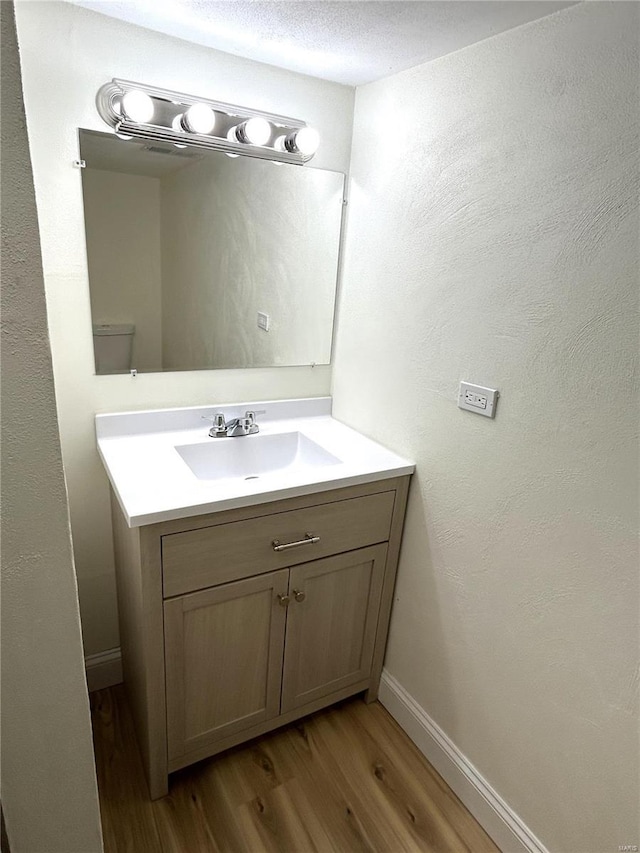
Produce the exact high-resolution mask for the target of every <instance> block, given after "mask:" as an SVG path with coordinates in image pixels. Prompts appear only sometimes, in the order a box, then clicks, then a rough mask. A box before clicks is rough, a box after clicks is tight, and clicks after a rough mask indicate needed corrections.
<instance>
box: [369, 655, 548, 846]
mask: <svg viewBox="0 0 640 853" xmlns="http://www.w3.org/2000/svg"><path fill="white" fill-rule="evenodd" d="M378 698H379V699H380V702H381V703H382V704H383V705H384V707H385V708H386V709H387V711H389V713H390V714H391V716H392V717H393V718H394V719H395V720H396V721H397V722H398V724H399V725H400V726H401V727H402V728H403V729H404V730H405V732H406V733H407V734H408V735H409V737H410V738H411V740H412V741H413V742H414V743H415V744H416V746H417V747H418V749H419V750H420V752H422V754H423V755H424V756H425V757H426V758H427V760H428V761H429V762H430V763H431V764H432V765H433V766H434V767H435V769H436V770H437V771H438V773H439V774H440V775H441V776H442V778H443V779H444V780H445V782H446V783H447V784H448V785H449V787H450V788H452V789H453V791H455V793H456V794H457V795H458V797H460V799H461V800H462V802H463V803H464V804H465V806H466V807H467V808H468V809H469V811H470V812H471V814H472V815H473V816H474V817H475V819H476V820H477V821H478V823H479V824H480V825H481V826H482V827H483V828H484V830H485V832H487V834H488V835H490V836H491V838H492V839H493V840H494V841H495V843H496V844H497V845H498V847H499V848H500V850H502V851H503V853H549V851H548V850H547V848H546V847H545V846H544V844H543V843H542V842H541V841H540V840H539V839H538V838H536V836H535V835H534V834H533V832H531V830H530V829H529V827H528V826H527V825H526V824H525V823H524V822H523V821H522V820H521V819H520V818H519V817H518V815H517V814H516V813H515V812H514V811H513V809H512V808H511V807H510V806H509V805H508V804H507V803H506V802H505V801H504V800H503V799H502V797H501V796H500V795H499V794H498V793H497V791H495V790H494V789H493V788H492V787H491V785H490V784H489V783H488V782H487V780H486V779H485V778H484V777H483V776H482V775H481V774H480V773H479V772H478V771H477V770H476V768H475V767H474V766H473V764H471V762H470V761H469V760H468V758H466V756H465V755H463V754H462V752H460V750H459V749H458V747H457V746H456V745H455V744H454V743H453V742H452V741H451V740H450V739H449V737H447V735H446V734H445V733H444V732H443V731H442V729H441V728H440V727H439V726H438V725H437V723H435V722H434V721H433V720H432V719H431V717H430V716H429V715H428V714H427V713H426V711H425V710H424V709H423V708H421V707H420V705H418V703H417V702H416V701H415V699H414V698H413V697H412V696H410V695H409V694H408V693H407V691H406V690H405V689H404V688H403V687H402V685H401V684H399V683H398V682H397V681H396V680H395V678H394V677H393V676H392V675H390V674H389V673H388V672H387V671H386V670H384V671H383V673H382V681H381V682H380V693H379V697H378Z"/></svg>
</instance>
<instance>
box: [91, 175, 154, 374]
mask: <svg viewBox="0 0 640 853" xmlns="http://www.w3.org/2000/svg"><path fill="white" fill-rule="evenodd" d="M82 196H83V201H84V214H85V227H86V239H87V262H88V269H89V280H90V281H91V316H92V318H93V322H94V323H133V324H134V325H135V327H136V331H135V335H134V337H133V349H132V359H131V366H132V367H135V368H136V369H137V370H161V369H162V286H161V284H162V283H161V278H160V180H159V179H158V178H149V177H143V176H142V175H123V174H122V173H121V172H108V171H104V170H102V169H92V168H90V163H88V164H87V168H86V169H85V170H84V172H83V173H82Z"/></svg>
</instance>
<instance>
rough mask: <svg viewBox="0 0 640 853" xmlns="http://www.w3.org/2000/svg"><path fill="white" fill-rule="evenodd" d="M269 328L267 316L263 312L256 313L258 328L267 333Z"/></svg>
mask: <svg viewBox="0 0 640 853" xmlns="http://www.w3.org/2000/svg"><path fill="white" fill-rule="evenodd" d="M269 326H270V322H269V315H268V314H265V313H264V311H258V328H259V329H262V330H263V331H264V332H268V331H269Z"/></svg>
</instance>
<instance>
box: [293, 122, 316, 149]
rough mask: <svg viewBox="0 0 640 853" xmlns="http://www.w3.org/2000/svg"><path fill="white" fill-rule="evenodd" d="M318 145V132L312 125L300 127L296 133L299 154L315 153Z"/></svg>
mask: <svg viewBox="0 0 640 853" xmlns="http://www.w3.org/2000/svg"><path fill="white" fill-rule="evenodd" d="M319 145H320V134H319V133H318V131H317V130H316V129H315V128H314V127H301V128H300V130H299V131H298V132H297V133H296V147H297V149H298V151H299V152H300V153H301V154H305V155H310V154H315V153H316V151H317V150H318V146H319Z"/></svg>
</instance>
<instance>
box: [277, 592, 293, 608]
mask: <svg viewBox="0 0 640 853" xmlns="http://www.w3.org/2000/svg"><path fill="white" fill-rule="evenodd" d="M290 600H291V599H290V598H289V596H288V595H280V594H278V604H279V605H280V606H281V607H288V606H289V601H290Z"/></svg>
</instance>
